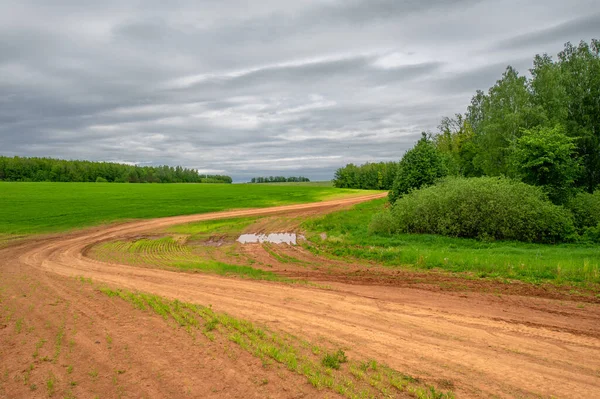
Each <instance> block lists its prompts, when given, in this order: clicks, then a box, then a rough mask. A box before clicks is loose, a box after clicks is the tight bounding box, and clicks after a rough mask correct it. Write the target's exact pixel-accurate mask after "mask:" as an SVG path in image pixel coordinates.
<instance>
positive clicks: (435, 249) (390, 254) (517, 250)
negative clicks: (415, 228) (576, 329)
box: [303, 200, 600, 285]
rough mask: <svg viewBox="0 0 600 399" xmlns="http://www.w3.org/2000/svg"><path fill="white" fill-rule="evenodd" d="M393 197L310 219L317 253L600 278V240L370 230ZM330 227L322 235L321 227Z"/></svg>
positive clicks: (505, 274)
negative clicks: (530, 240) (487, 238)
mask: <svg viewBox="0 0 600 399" xmlns="http://www.w3.org/2000/svg"><path fill="white" fill-rule="evenodd" d="M386 203H387V200H376V201H370V202H367V203H363V204H359V205H357V206H355V207H354V208H352V209H350V210H348V211H341V212H336V213H332V214H328V215H326V216H324V217H320V218H313V219H310V220H308V221H306V222H305V223H304V224H303V227H304V228H305V229H306V230H308V231H309V233H308V234H307V238H308V240H309V241H310V242H311V244H308V245H307V246H306V247H307V248H308V249H309V250H311V251H313V252H314V253H316V254H319V255H324V256H332V257H335V258H350V259H362V260H367V261H373V262H377V263H378V264H382V265H387V266H393V267H399V266H402V267H411V268H416V269H434V268H435V269H441V270H445V271H449V272H456V273H463V272H467V273H469V274H472V275H475V276H479V277H498V278H506V279H516V280H522V281H526V282H531V283H541V282H552V283H559V284H565V283H566V284H576V285H581V284H600V246H598V245H582V244H561V245H543V244H526V243H520V242H481V241H477V240H471V239H461V238H450V237H442V236H435V235H417V234H399V235H394V236H377V235H370V234H369V233H368V231H367V228H368V225H369V222H370V220H371V218H372V216H373V215H374V214H375V213H377V212H379V211H381V210H382V209H383V207H384V206H386ZM322 232H326V233H327V238H326V239H322V238H321V236H320V233H322Z"/></svg>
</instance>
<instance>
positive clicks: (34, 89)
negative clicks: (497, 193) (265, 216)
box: [0, 0, 600, 181]
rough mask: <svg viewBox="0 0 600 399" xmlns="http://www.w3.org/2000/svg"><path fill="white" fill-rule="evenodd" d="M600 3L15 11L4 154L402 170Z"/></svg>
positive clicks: (571, 33)
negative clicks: (412, 154)
mask: <svg viewBox="0 0 600 399" xmlns="http://www.w3.org/2000/svg"><path fill="white" fill-rule="evenodd" d="M597 6H598V0H571V1H568V2H567V1H564V0H528V1H516V0H481V1H479V0H428V1H423V0H322V1H308V0H295V1H293V2H292V1H281V0H261V1H257V2H249V1H241V0H219V1H198V0H196V1H192V0H190V1H183V0H181V1H180V0H171V1H168V2H167V1H162V0H160V1H159V0H152V1H123V0H118V1H117V0H104V1H98V0H94V1H83V0H52V1H47V0H40V1H29V0H15V1H13V0H0V154H1V155H21V156H52V157H60V158H66V159H90V160H106V161H125V162H136V163H140V164H170V165H182V166H186V167H192V168H197V169H199V170H201V171H206V172H208V173H211V172H215V173H227V174H230V175H231V176H233V177H234V178H235V180H237V181H244V180H246V179H247V178H248V177H251V176H255V175H272V174H277V175H281V174H283V175H298V174H302V175H305V176H308V177H310V178H312V179H315V180H317V179H330V178H331V177H332V175H333V171H334V170H335V169H336V168H337V167H339V166H343V165H344V164H346V163H349V162H354V163H363V162H366V161H378V160H397V159H398V158H399V157H400V156H401V155H402V154H403V152H404V151H405V150H406V149H408V148H410V147H411V146H412V145H413V143H414V142H415V140H416V139H417V138H418V137H419V134H420V132H421V131H423V130H434V129H435V128H436V126H437V125H438V122H439V120H440V118H441V117H442V116H444V115H452V114H454V113H456V112H463V111H464V110H465V108H466V106H467V104H468V102H469V100H470V98H471V96H472V94H473V93H474V91H475V90H476V89H478V88H481V89H487V88H488V87H489V86H491V85H492V84H493V83H494V82H495V81H496V79H498V77H499V76H500V75H501V73H502V72H503V70H504V68H505V67H506V65H507V64H511V65H513V66H515V67H516V68H517V69H518V70H519V71H522V72H526V71H527V69H528V68H529V67H530V66H531V59H532V58H533V55H534V54H536V53H543V52H547V53H549V54H556V53H557V52H558V51H560V50H561V49H562V46H563V44H564V43H565V42H566V41H572V42H579V41H580V40H581V39H584V40H586V41H589V40H590V39H591V38H592V37H596V38H598V37H600V13H599V11H598V7H597Z"/></svg>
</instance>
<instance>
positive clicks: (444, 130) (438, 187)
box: [334, 39, 600, 242]
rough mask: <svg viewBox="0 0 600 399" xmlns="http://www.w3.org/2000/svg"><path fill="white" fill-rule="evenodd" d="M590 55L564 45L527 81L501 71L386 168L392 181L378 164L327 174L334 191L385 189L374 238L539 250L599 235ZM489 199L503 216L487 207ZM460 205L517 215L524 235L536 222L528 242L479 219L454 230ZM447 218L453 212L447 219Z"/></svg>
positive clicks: (597, 134)
mask: <svg viewBox="0 0 600 399" xmlns="http://www.w3.org/2000/svg"><path fill="white" fill-rule="evenodd" d="M599 54H600V42H599V41H598V40H596V39H592V40H591V42H590V43H587V42H585V41H582V42H580V43H579V45H577V46H575V45H572V44H571V43H566V44H565V46H564V49H563V50H562V51H561V52H560V53H559V54H558V57H557V59H553V57H551V56H549V55H548V54H542V55H539V54H538V55H536V56H535V57H534V59H533V67H532V68H531V69H530V70H529V72H530V73H529V75H520V74H519V72H518V71H517V70H515V69H514V68H513V67H511V66H508V67H507V68H506V70H505V71H504V73H503V74H502V76H501V77H500V79H499V80H498V81H497V82H496V84H495V85H493V86H492V87H491V88H489V90H487V92H484V91H482V90H478V91H477V92H476V93H475V95H474V96H473V97H472V99H471V102H470V105H469V106H468V107H467V110H466V112H465V113H464V114H456V115H455V116H453V117H445V118H443V119H442V120H441V122H440V125H439V127H438V131H437V132H435V133H431V132H425V133H423V134H422V137H421V139H420V140H419V141H418V142H417V143H416V144H415V146H414V147H413V148H412V149H410V150H408V151H407V152H406V153H405V154H404V155H403V156H402V158H401V159H400V161H399V162H398V163H397V164H395V166H394V164H393V163H389V165H390V168H392V169H393V170H394V173H393V178H384V177H385V176H386V173H385V170H386V169H385V167H384V165H388V164H383V163H379V164H371V163H367V164H365V165H361V166H355V165H353V164H349V165H346V166H345V167H343V168H340V169H338V170H337V171H336V173H335V179H334V185H335V186H336V187H350V188H380V189H386V190H390V191H389V198H390V202H391V203H392V204H393V205H394V211H392V214H390V215H387V216H385V215H384V216H380V217H378V218H377V219H376V220H375V221H374V225H373V229H374V230H378V231H387V232H391V231H402V232H419V233H436V234H438V233H439V234H444V235H453V236H465V237H487V238H492V239H494V238H500V239H516V240H524V241H540V242H549V241H552V242H556V241H569V240H572V239H574V237H575V236H576V235H577V234H579V236H582V235H586V236H587V237H592V238H593V237H595V236H596V235H600V213H596V214H594V212H596V211H597V210H600V192H599V191H597V190H598V188H599V187H600V57H599ZM494 178H495V179H494ZM464 179H467V180H468V179H476V180H474V181H465V180H464ZM523 185H525V186H528V187H531V188H527V187H524V186H523ZM423 190H424V191H423ZM420 191H423V192H420ZM467 193H469V194H468V195H467ZM499 198H500V199H502V201H504V202H503V207H504V208H502V209H495V208H494V207H489V206H487V205H489V203H490V201H491V202H492V203H497V202H498V201H499V200H498V199H499ZM477 201H479V203H476V202H477ZM528 201H529V202H528ZM525 203H528V204H529V208H527V207H526V206H525V205H524V204H525ZM547 204H550V206H546V205H547ZM467 205H471V206H472V209H488V211H489V212H496V214H497V215H498V218H500V217H501V216H502V217H504V220H508V219H507V218H508V217H509V216H508V214H509V213H513V214H516V213H518V212H523V215H524V213H527V215H528V216H527V218H525V219H524V218H521V219H519V220H521V221H523V220H528V221H529V222H530V223H531V224H529V225H528V226H529V228H531V229H534V230H535V225H536V224H537V225H539V226H541V225H542V224H544V223H546V224H544V226H542V227H540V230H539V231H537V232H536V233H535V234H537V235H535V237H532V236H529V235H527V234H526V233H525V232H524V233H523V234H525V235H520V234H516V233H515V231H516V230H518V228H517V227H516V225H513V230H515V231H513V232H512V233H511V232H508V231H506V229H509V228H510V226H503V227H500V222H499V221H497V220H496V221H492V220H489V219H488V216H489V215H483V214H481V217H482V218H483V217H485V218H486V224H487V225H486V226H487V227H490V226H492V227H491V230H490V229H487V227H486V228H484V227H483V226H484V223H479V222H481V221H479V222H478V221H475V223H471V225H470V226H469V227H468V228H467V227H465V228H464V229H460V228H458V227H457V226H459V225H460V223H458V222H457V220H458V219H460V218H459V216H458V213H460V212H463V213H462V215H463V216H462V217H465V215H467V214H468V212H466V209H467ZM400 208H402V209H404V211H402V210H401V209H400ZM434 208H435V209H434ZM525 208H527V209H525ZM407 209H410V212H408V211H406V210H407ZM441 209H444V210H445V211H444V212H445V213H444V215H445V216H444V217H445V218H446V220H447V224H446V225H445V226H441V224H440V223H439V217H440V215H441V213H440V212H441V211H440V210H441ZM460 209H462V211H460V212H459V210H460ZM541 209H544V212H545V213H544V214H543V215H542V214H538V213H536V212H539V211H540V210H541ZM565 209H566V210H568V212H567V213H565V212H563V211H564V210H565ZM448 212H450V213H452V212H458V213H456V215H455V216H456V218H455V219H452V216H451V215H450V214H449V213H448ZM434 214H435V215H437V216H436V217H434ZM471 215H472V216H474V214H471ZM523 215H521V216H523ZM511 217H512V216H511ZM417 218H420V219H419V220H416V219H417ZM471 219H473V217H472V218H471ZM550 219H552V220H550ZM436 220H437V222H436ZM515 223H516V222H515ZM474 224H475V225H477V226H474ZM493 226H496V227H497V229H496V230H494V227H493ZM513 233H515V234H513Z"/></svg>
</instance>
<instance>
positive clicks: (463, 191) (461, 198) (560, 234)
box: [371, 177, 575, 243]
mask: <svg viewBox="0 0 600 399" xmlns="http://www.w3.org/2000/svg"><path fill="white" fill-rule="evenodd" d="M390 223H392V225H391V226H390ZM371 231H373V232H376V233H380V232H381V233H384V234H385V233H389V232H390V231H392V232H402V233H429V234H440V235H445V236H451V237H471V238H479V239H485V240H490V239H497V240H518V241H526V242H545V243H553V242H560V241H567V240H570V239H571V238H572V237H573V236H574V232H575V228H574V225H573V217H572V215H571V213H570V212H569V211H568V210H566V209H565V208H563V207H560V206H557V205H554V204H552V203H551V202H550V201H549V200H548V199H547V197H546V195H545V194H544V193H543V192H542V190H541V189H540V188H539V187H534V186H529V185H527V184H525V183H522V182H518V181H515V180H510V179H506V178H497V177H480V178H471V179H467V178H456V177H453V178H446V179H444V180H443V181H441V182H439V183H438V184H436V185H434V186H430V187H426V188H423V189H420V190H416V191H412V192H411V193H409V194H407V195H405V196H403V197H401V198H400V199H398V200H397V201H396V203H395V204H394V207H393V209H392V211H391V219H389V218H386V217H382V216H378V218H377V219H375V220H374V222H373V223H372V226H371Z"/></svg>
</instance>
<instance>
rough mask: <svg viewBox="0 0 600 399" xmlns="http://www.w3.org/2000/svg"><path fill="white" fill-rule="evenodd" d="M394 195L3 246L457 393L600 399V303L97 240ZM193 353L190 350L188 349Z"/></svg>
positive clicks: (15, 263) (10, 266)
mask: <svg viewBox="0 0 600 399" xmlns="http://www.w3.org/2000/svg"><path fill="white" fill-rule="evenodd" d="M381 196H383V195H371V196H365V197H356V198H350V199H344V200H336V201H329V202H321V203H314V204H303V205H291V206H282V207H274V208H265V209H254V210H252V209H251V210H239V211H230V212H219V213H212V214H201V215H190V216H178V217H170V218H161V219H154V220H144V221H135V222H131V223H123V224H118V225H112V226H108V227H99V228H93V229H88V230H85V231H80V232H75V233H70V234H66V235H62V236H51V237H45V238H43V239H38V240H34V241H29V242H25V243H22V244H19V245H16V246H13V247H10V248H6V249H3V250H1V251H0V256H1V259H0V268H2V269H3V270H34V269H35V270H42V271H46V272H50V273H53V274H59V275H63V276H78V275H83V276H86V277H91V278H92V280H94V281H95V282H105V283H107V284H109V285H113V286H118V287H123V288H129V289H135V290H140V291H146V292H152V293H156V294H159V295H163V296H166V297H170V298H178V299H181V300H184V301H188V302H195V303H199V304H205V305H206V304H212V305H213V308H214V309H215V310H218V311H225V312H228V313H230V314H232V315H234V316H238V317H242V318H245V319H249V320H252V321H255V322H258V323H262V324H265V325H267V326H268V327H270V328H272V329H281V330H284V331H288V332H294V334H296V335H300V336H307V337H312V338H315V337H326V338H328V339H331V340H333V341H335V342H338V343H340V344H341V345H342V346H343V347H345V348H347V349H348V352H349V354H350V355H351V356H352V355H353V354H360V355H361V356H364V357H369V358H376V359H378V360H381V361H383V362H386V363H388V364H389V365H390V366H392V367H393V368H395V369H397V370H400V371H403V372H406V373H408V374H411V375H414V376H417V377H421V378H423V379H425V380H429V381H433V382H435V381H438V382H439V381H442V382H444V383H446V384H448V383H450V384H453V385H454V388H453V390H454V392H455V393H456V395H457V397H459V398H462V397H466V398H470V397H493V396H494V395H496V396H497V397H540V396H541V397H550V396H553V397H565V398H593V397H600V308H599V306H598V305H597V304H578V303H573V302H569V301H568V300H562V301H561V300H551V299H542V298H535V297H521V296H514V295H488V294H480V293H473V292H451V293H448V292H435V291H432V290H422V289H411V288H398V287H384V286H372V285H370V286H361V285H357V284H352V285H349V284H343V283H335V282H332V283H331V284H330V285H331V286H332V289H331V290H321V289H317V288H311V287H305V286H295V285H285V284H280V283H272V282H260V281H250V280H241V279H236V278H224V277H218V276H211V275H204V274H183V273H177V272H170V271H165V270H156V269H146V268H139V267H133V266H126V265H118V264H108V263H102V262H99V261H96V260H93V259H90V258H88V257H86V256H85V251H86V249H87V248H88V247H89V246H91V245H94V244H96V243H98V242H101V241H105V240H114V239H116V238H119V237H122V236H131V235H132V234H137V233H142V232H147V231H152V230H156V229H160V228H164V227H166V226H170V225H174V224H180V223H188V222H194V221H202V220H211V219H218V218H230V217H241V216H261V215H274V214H290V213H294V212H303V211H307V210H318V211H323V212H324V211H330V210H332V209H338V208H340V207H345V206H349V205H352V204H356V203H359V202H362V201H366V200H369V199H374V198H378V197H381ZM181 356H182V358H183V357H184V356H185V354H181Z"/></svg>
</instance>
